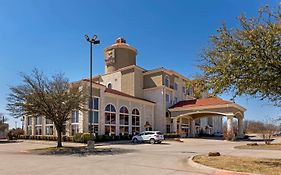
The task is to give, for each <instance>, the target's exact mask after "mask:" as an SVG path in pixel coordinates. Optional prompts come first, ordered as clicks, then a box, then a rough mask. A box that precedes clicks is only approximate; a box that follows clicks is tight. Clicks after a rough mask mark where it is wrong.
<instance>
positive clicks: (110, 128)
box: [105, 104, 116, 135]
mask: <svg viewBox="0 0 281 175" xmlns="http://www.w3.org/2000/svg"><path fill="white" fill-rule="evenodd" d="M115 131H116V110H115V107H114V106H113V105H112V104H108V105H107V106H106V107H105V135H115Z"/></svg>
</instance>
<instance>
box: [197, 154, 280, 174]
mask: <svg viewBox="0 0 281 175" xmlns="http://www.w3.org/2000/svg"><path fill="white" fill-rule="evenodd" d="M193 161H194V162H196V163H199V164H203V165H206V166H210V167H214V168H218V169H223V170H229V171H236V172H247V173H257V174H267V175H280V174H281V159H265V158H252V157H236V156H205V155H198V156H195V157H194V158H193Z"/></svg>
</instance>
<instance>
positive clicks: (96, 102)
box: [93, 97, 99, 110]
mask: <svg viewBox="0 0 281 175" xmlns="http://www.w3.org/2000/svg"><path fill="white" fill-rule="evenodd" d="M93 103H94V105H93V106H94V107H93V108H94V109H95V110H99V98H97V97H94V99H93Z"/></svg>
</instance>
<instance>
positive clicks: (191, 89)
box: [187, 87, 193, 96]
mask: <svg viewBox="0 0 281 175" xmlns="http://www.w3.org/2000/svg"><path fill="white" fill-rule="evenodd" d="M187 95H190V96H192V95H193V88H192V87H189V88H188V92H187Z"/></svg>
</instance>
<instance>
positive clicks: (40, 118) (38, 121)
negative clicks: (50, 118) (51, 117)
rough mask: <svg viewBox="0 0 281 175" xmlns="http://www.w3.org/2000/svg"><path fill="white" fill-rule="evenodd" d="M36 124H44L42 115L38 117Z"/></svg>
mask: <svg viewBox="0 0 281 175" xmlns="http://www.w3.org/2000/svg"><path fill="white" fill-rule="evenodd" d="M35 125H42V117H41V116H40V117H36V120H35Z"/></svg>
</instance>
